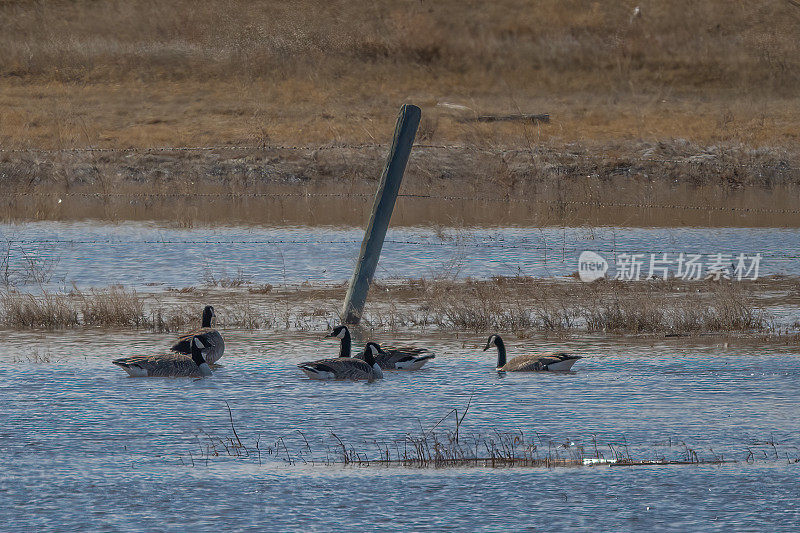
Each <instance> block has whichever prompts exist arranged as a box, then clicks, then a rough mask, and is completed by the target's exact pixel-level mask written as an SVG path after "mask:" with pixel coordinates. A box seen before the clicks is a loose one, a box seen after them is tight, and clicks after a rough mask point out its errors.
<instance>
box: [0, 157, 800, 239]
mask: <svg viewBox="0 0 800 533" xmlns="http://www.w3.org/2000/svg"><path fill="white" fill-rule="evenodd" d="M387 151H388V148H387V147H385V146H363V147H361V148H359V149H352V148H346V147H340V146H335V145H328V146H326V147H323V148H321V149H317V150H276V149H246V150H224V149H223V150H214V151H202V152H177V153H176V152H153V153H135V152H134V153H130V152H111V153H107V152H100V153H94V152H93V153H88V154H85V153H78V154H74V153H69V154H58V155H57V156H56V157H55V158H53V156H52V154H40V153H12V154H5V156H4V157H0V174H2V176H3V181H4V182H5V185H6V187H7V188H8V191H7V193H6V194H4V195H3V196H2V198H0V221H12V220H74V219H101V220H108V221H112V222H114V221H118V220H159V221H165V222H171V223H175V224H179V225H182V226H191V225H193V224H196V223H199V224H207V223H242V224H276V223H277V224H280V223H291V224H312V225H313V224H345V225H362V224H363V223H364V221H365V220H366V216H367V214H368V210H369V208H370V207H371V205H372V198H373V195H374V193H375V188H376V180H377V178H378V177H379V176H380V172H381V169H382V165H383V160H384V158H385V154H386V152H387ZM0 155H1V154H0ZM401 194H402V195H405V196H401V198H400V201H399V202H398V205H397V209H396V211H395V215H394V219H393V223H394V224H399V225H419V224H439V225H445V226H460V225H509V224H523V225H541V226H552V225H573V226H574V225H592V226H603V225H644V226H769V227H775V226H789V227H797V226H800V209H798V206H797V205H796V202H795V201H794V199H795V198H797V197H798V194H800V153H797V152H794V151H792V150H782V149H750V148H746V147H744V146H737V147H719V146H717V147H714V148H707V147H702V146H700V145H697V144H694V143H689V142H661V143H627V144H622V145H620V144H616V145H614V146H609V145H594V146H586V145H580V144H571V145H569V146H568V147H561V148H559V147H557V146H544V145H542V146H536V147H534V148H525V149H518V150H513V151H501V150H496V149H493V148H491V147H479V146H474V145H473V146H466V147H462V148H441V147H438V148H434V147H425V146H424V145H423V146H421V147H418V148H416V149H415V150H414V151H413V153H412V157H411V160H410V162H409V167H408V170H407V172H406V177H405V180H404V185H403V188H402V189H401Z"/></svg>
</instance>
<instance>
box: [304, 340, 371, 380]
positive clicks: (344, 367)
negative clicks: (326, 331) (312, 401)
mask: <svg viewBox="0 0 800 533" xmlns="http://www.w3.org/2000/svg"><path fill="white" fill-rule="evenodd" d="M378 353H380V346H378V345H377V344H376V343H374V342H368V343H367V345H366V346H365V347H364V360H361V359H356V358H354V357H336V358H332V359H321V360H319V361H311V362H308V363H300V364H299V365H297V366H298V367H299V368H300V370H302V371H303V372H304V373H305V374H306V376H308V377H309V378H311V379H352V380H357V379H366V380H367V381H373V380H376V379H381V378H383V371H382V370H381V367H380V365H378V363H377V362H376V361H375V357H376V356H377V355H378Z"/></svg>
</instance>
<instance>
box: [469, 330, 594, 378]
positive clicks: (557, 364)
mask: <svg viewBox="0 0 800 533" xmlns="http://www.w3.org/2000/svg"><path fill="white" fill-rule="evenodd" d="M491 346H496V347H497V370H498V371H499V372H548V371H549V372H566V371H568V370H570V369H571V368H572V365H574V364H575V363H576V362H577V361H578V360H579V359H582V357H581V356H580V355H575V354H571V353H566V352H548V353H534V354H525V355H518V356H516V357H513V358H512V359H511V360H509V361H506V346H505V343H504V342H503V339H501V338H500V335H492V336H490V337H489V339H488V340H487V341H486V346H485V347H484V348H483V350H484V351H486V350H488V349H489V348H490V347H491Z"/></svg>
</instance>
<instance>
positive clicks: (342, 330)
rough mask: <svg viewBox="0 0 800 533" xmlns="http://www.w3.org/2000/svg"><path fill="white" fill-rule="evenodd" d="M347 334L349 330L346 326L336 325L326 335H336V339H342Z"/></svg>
mask: <svg viewBox="0 0 800 533" xmlns="http://www.w3.org/2000/svg"><path fill="white" fill-rule="evenodd" d="M349 336H350V330H349V329H347V326H336V327H335V328H333V331H331V332H330V334H329V335H328V337H336V338H337V339H344V338H345V337H349Z"/></svg>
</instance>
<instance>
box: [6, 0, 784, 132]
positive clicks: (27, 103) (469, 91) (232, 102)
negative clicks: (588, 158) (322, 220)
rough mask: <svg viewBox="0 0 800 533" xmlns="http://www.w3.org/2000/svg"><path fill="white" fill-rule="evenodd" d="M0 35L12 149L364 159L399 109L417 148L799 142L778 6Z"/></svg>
mask: <svg viewBox="0 0 800 533" xmlns="http://www.w3.org/2000/svg"><path fill="white" fill-rule="evenodd" d="M635 6H638V7H639V8H640V16H634V14H633V13H634V11H633V10H634V7H635ZM0 20H3V21H4V25H3V27H4V31H3V33H2V35H0V87H2V90H0V108H2V109H3V115H4V120H3V121H2V123H1V124H0V143H2V144H3V145H5V146H15V147H21V146H36V147H47V148H52V147H55V148H60V147H67V146H70V147H71V146H122V147H128V146H145V147H147V146H153V145H193V144H209V143H211V144H216V143H235V144H242V143H244V144H253V143H256V144H258V143H270V142H273V143H274V142H280V143H320V142H321V143H327V142H331V141H334V142H371V141H374V140H382V139H385V138H387V137H388V135H389V133H390V131H391V127H392V124H391V120H388V121H387V117H391V116H393V115H394V113H395V112H396V109H397V106H398V104H399V103H401V102H404V101H408V100H411V101H414V102H416V103H419V104H421V105H423V107H424V110H425V111H426V116H427V119H426V121H425V124H423V132H422V133H423V136H424V137H426V138H427V139H429V140H431V139H432V140H447V141H454V140H462V141H469V140H472V139H475V138H479V139H481V138H484V137H490V138H494V139H498V140H499V141H502V142H504V143H507V142H520V141H534V140H535V141H538V142H541V141H549V140H556V141H558V142H572V141H576V140H580V141H585V140H598V141H602V142H605V141H608V140H612V139H618V140H631V139H646V140H663V139H670V138H677V137H680V138H687V139H690V140H693V141H697V142H701V143H705V144H711V143H718V142H743V143H746V144H749V145H752V146H756V145H764V144H766V145H788V144H791V143H793V142H796V140H797V129H796V127H795V125H796V124H797V122H798V120H797V119H798V118H800V106H799V105H798V97H797V94H798V91H797V89H798V82H799V80H800V59H798V58H800V44H798V43H800V40H798V39H797V35H798V33H797V32H798V24H800V8H797V7H796V6H795V5H793V3H791V2H788V1H780V0H774V1H771V2H755V3H752V2H729V1H727V0H709V1H706V2H694V1H691V0H674V1H670V2H660V1H657V0H640V1H637V2H592V1H589V0H568V1H564V0H543V1H540V2H535V3H531V2H526V1H524V0H501V1H497V2H490V3H486V2H467V3H465V2H458V1H456V0H445V1H440V2H433V3H431V2H417V1H416V0H414V1H412V0H407V1H403V2H399V3H398V2H390V1H388V0H378V1H375V2H366V1H361V0H359V1H355V2H343V1H336V2H322V1H320V0H301V1H299V2H291V3H285V2H276V1H256V2H245V1H242V0H231V1H226V2H217V1H208V0H203V1H200V2H189V1H187V0H181V1H178V2H170V3H164V2H154V1H151V0H135V1H130V2H123V1H121V0H116V1H110V2H102V3H98V2H92V1H88V0H78V1H71V0H70V1H67V0H59V1H52V2H24V1H9V0H6V1H4V2H0ZM442 102H452V103H457V104H461V105H464V106H466V107H468V108H469V109H468V110H466V114H467V115H469V114H472V113H491V112H508V111H517V110H520V109H521V110H524V111H530V112H539V113H542V112H545V113H551V115H552V116H553V121H552V122H551V123H550V124H546V125H538V126H530V125H528V126H524V125H520V124H509V123H498V124H493V125H478V126H476V125H465V124H462V123H460V122H458V121H457V120H453V117H452V112H451V111H447V110H446V109H445V108H442V107H438V108H437V107H436V104H437V103H442Z"/></svg>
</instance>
